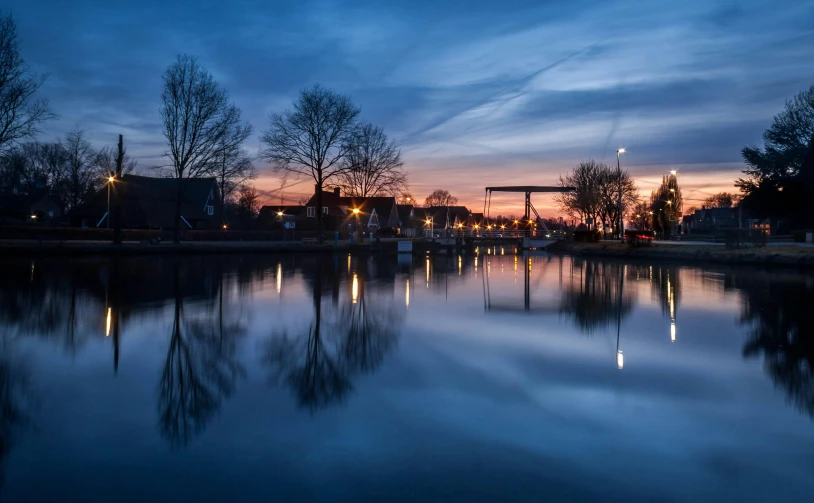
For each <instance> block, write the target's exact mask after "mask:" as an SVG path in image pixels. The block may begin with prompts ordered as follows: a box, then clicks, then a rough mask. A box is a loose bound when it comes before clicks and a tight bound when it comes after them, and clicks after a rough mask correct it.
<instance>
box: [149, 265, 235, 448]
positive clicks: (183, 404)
mask: <svg viewBox="0 0 814 503" xmlns="http://www.w3.org/2000/svg"><path fill="white" fill-rule="evenodd" d="M179 276H180V274H179V272H178V271H177V270H176V273H175V280H174V281H175V284H176V297H175V312H174V318H173V325H172V335H171V337H170V345H169V350H168V352H167V358H166V361H165V363H164V370H163V372H162V374H161V382H160V385H159V399H158V410H159V429H160V431H161V434H162V435H164V436H165V437H166V438H167V439H168V440H169V442H170V445H172V446H173V447H184V446H186V445H187V444H188V443H189V442H190V440H192V438H194V436H196V435H197V434H199V433H201V432H202V431H203V430H204V429H205V428H206V425H207V423H208V422H209V421H210V420H211V419H212V417H213V416H214V415H215V414H216V413H217V411H218V409H219V408H220V404H221V402H222V400H223V399H224V398H229V397H230V396H231V395H232V393H233V392H234V389H235V384H236V381H237V379H238V377H241V376H243V375H245V370H244V369H243V367H242V365H241V364H240V363H239V362H238V361H237V358H236V347H235V344H234V338H231V339H232V340H231V343H230V344H224V340H223V339H224V338H223V337H222V334H221V333H220V331H219V330H218V329H217V328H215V327H214V326H213V324H211V323H208V322H207V321H201V320H193V321H192V322H189V323H188V322H187V321H186V320H185V317H184V308H183V297H182V295H181V292H180V285H179V283H180V277H179Z"/></svg>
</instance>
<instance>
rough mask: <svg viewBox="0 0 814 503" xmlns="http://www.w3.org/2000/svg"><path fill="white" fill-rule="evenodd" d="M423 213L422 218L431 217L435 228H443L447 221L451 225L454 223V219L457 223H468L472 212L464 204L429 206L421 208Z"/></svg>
mask: <svg viewBox="0 0 814 503" xmlns="http://www.w3.org/2000/svg"><path fill="white" fill-rule="evenodd" d="M421 210H422V211H423V213H424V218H423V219H422V220H425V221H426V220H427V219H432V222H433V226H434V227H435V228H436V229H439V228H444V227H445V226H446V225H447V222H448V223H449V226H450V227H452V226H453V225H455V222H456V220H457V221H458V222H459V223H462V224H464V225H468V223H469V217H470V215H471V214H472V212H470V211H469V209H468V208H467V207H466V206H429V207H427V208H421Z"/></svg>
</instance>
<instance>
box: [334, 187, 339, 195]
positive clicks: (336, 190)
mask: <svg viewBox="0 0 814 503" xmlns="http://www.w3.org/2000/svg"><path fill="white" fill-rule="evenodd" d="M334 195H335V196H336V197H339V187H334Z"/></svg>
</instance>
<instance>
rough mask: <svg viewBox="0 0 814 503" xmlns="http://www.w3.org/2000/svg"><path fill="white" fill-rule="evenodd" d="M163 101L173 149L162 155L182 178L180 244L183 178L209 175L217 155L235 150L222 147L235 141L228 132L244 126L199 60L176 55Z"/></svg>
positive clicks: (177, 225)
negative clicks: (228, 150) (169, 160)
mask: <svg viewBox="0 0 814 503" xmlns="http://www.w3.org/2000/svg"><path fill="white" fill-rule="evenodd" d="M161 102H162V104H161V108H160V109H159V113H160V114H161V121H162V125H163V129H164V131H163V132H164V137H165V138H166V139H167V143H168V147H169V150H168V151H167V152H165V154H164V155H165V156H166V157H168V158H169V159H171V160H172V166H173V170H174V176H175V177H176V178H178V198H177V203H176V206H175V230H174V235H173V242H174V243H178V242H180V239H181V200H182V196H183V188H182V186H183V179H184V178H195V177H199V176H202V175H204V174H206V173H208V172H209V170H210V168H211V166H212V162H213V160H214V159H215V157H216V156H217V154H218V152H221V151H223V150H224V149H225V148H229V147H231V146H230V145H224V142H226V143H228V142H229V141H230V138H231V139H232V140H236V139H237V137H236V136H232V135H231V134H230V133H231V132H233V131H235V130H236V129H238V128H239V127H240V123H241V121H240V110H239V109H238V108H237V107H236V106H234V105H232V104H230V103H229V97H228V94H227V92H226V90H225V89H223V88H221V87H220V86H219V85H218V84H217V83H216V82H215V79H214V78H213V77H212V75H211V74H210V73H209V72H208V71H207V70H206V69H205V68H204V67H202V66H201V65H200V64H198V61H197V59H196V58H193V57H191V56H188V55H181V56H178V58H177V59H176V61H175V63H173V64H172V65H170V66H169V67H168V68H167V70H166V71H165V72H164V91H163V92H162V93H161ZM245 127H248V126H245ZM243 139H245V138H243ZM243 139H241V140H240V141H241V142H242V140H243Z"/></svg>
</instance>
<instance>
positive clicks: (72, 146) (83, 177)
mask: <svg viewBox="0 0 814 503" xmlns="http://www.w3.org/2000/svg"><path fill="white" fill-rule="evenodd" d="M60 145H61V146H62V150H63V151H64V153H65V159H66V163H65V174H64V184H65V203H66V206H67V208H68V209H72V208H75V207H76V206H78V205H79V203H81V202H82V201H83V200H84V198H85V197H86V196H87V195H88V194H89V193H91V192H92V191H93V190H94V189H95V188H97V187H98V186H100V185H101V184H102V183H103V182H104V178H103V177H101V176H99V174H98V172H97V171H96V170H95V169H94V168H93V162H94V159H95V157H96V152H94V150H93V147H92V146H91V144H90V142H89V141H88V139H87V138H86V137H85V132H84V131H82V130H81V129H79V128H74V129H73V130H71V132H69V133H68V134H67V135H65V138H64V139H63V140H62V141H61V142H60Z"/></svg>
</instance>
